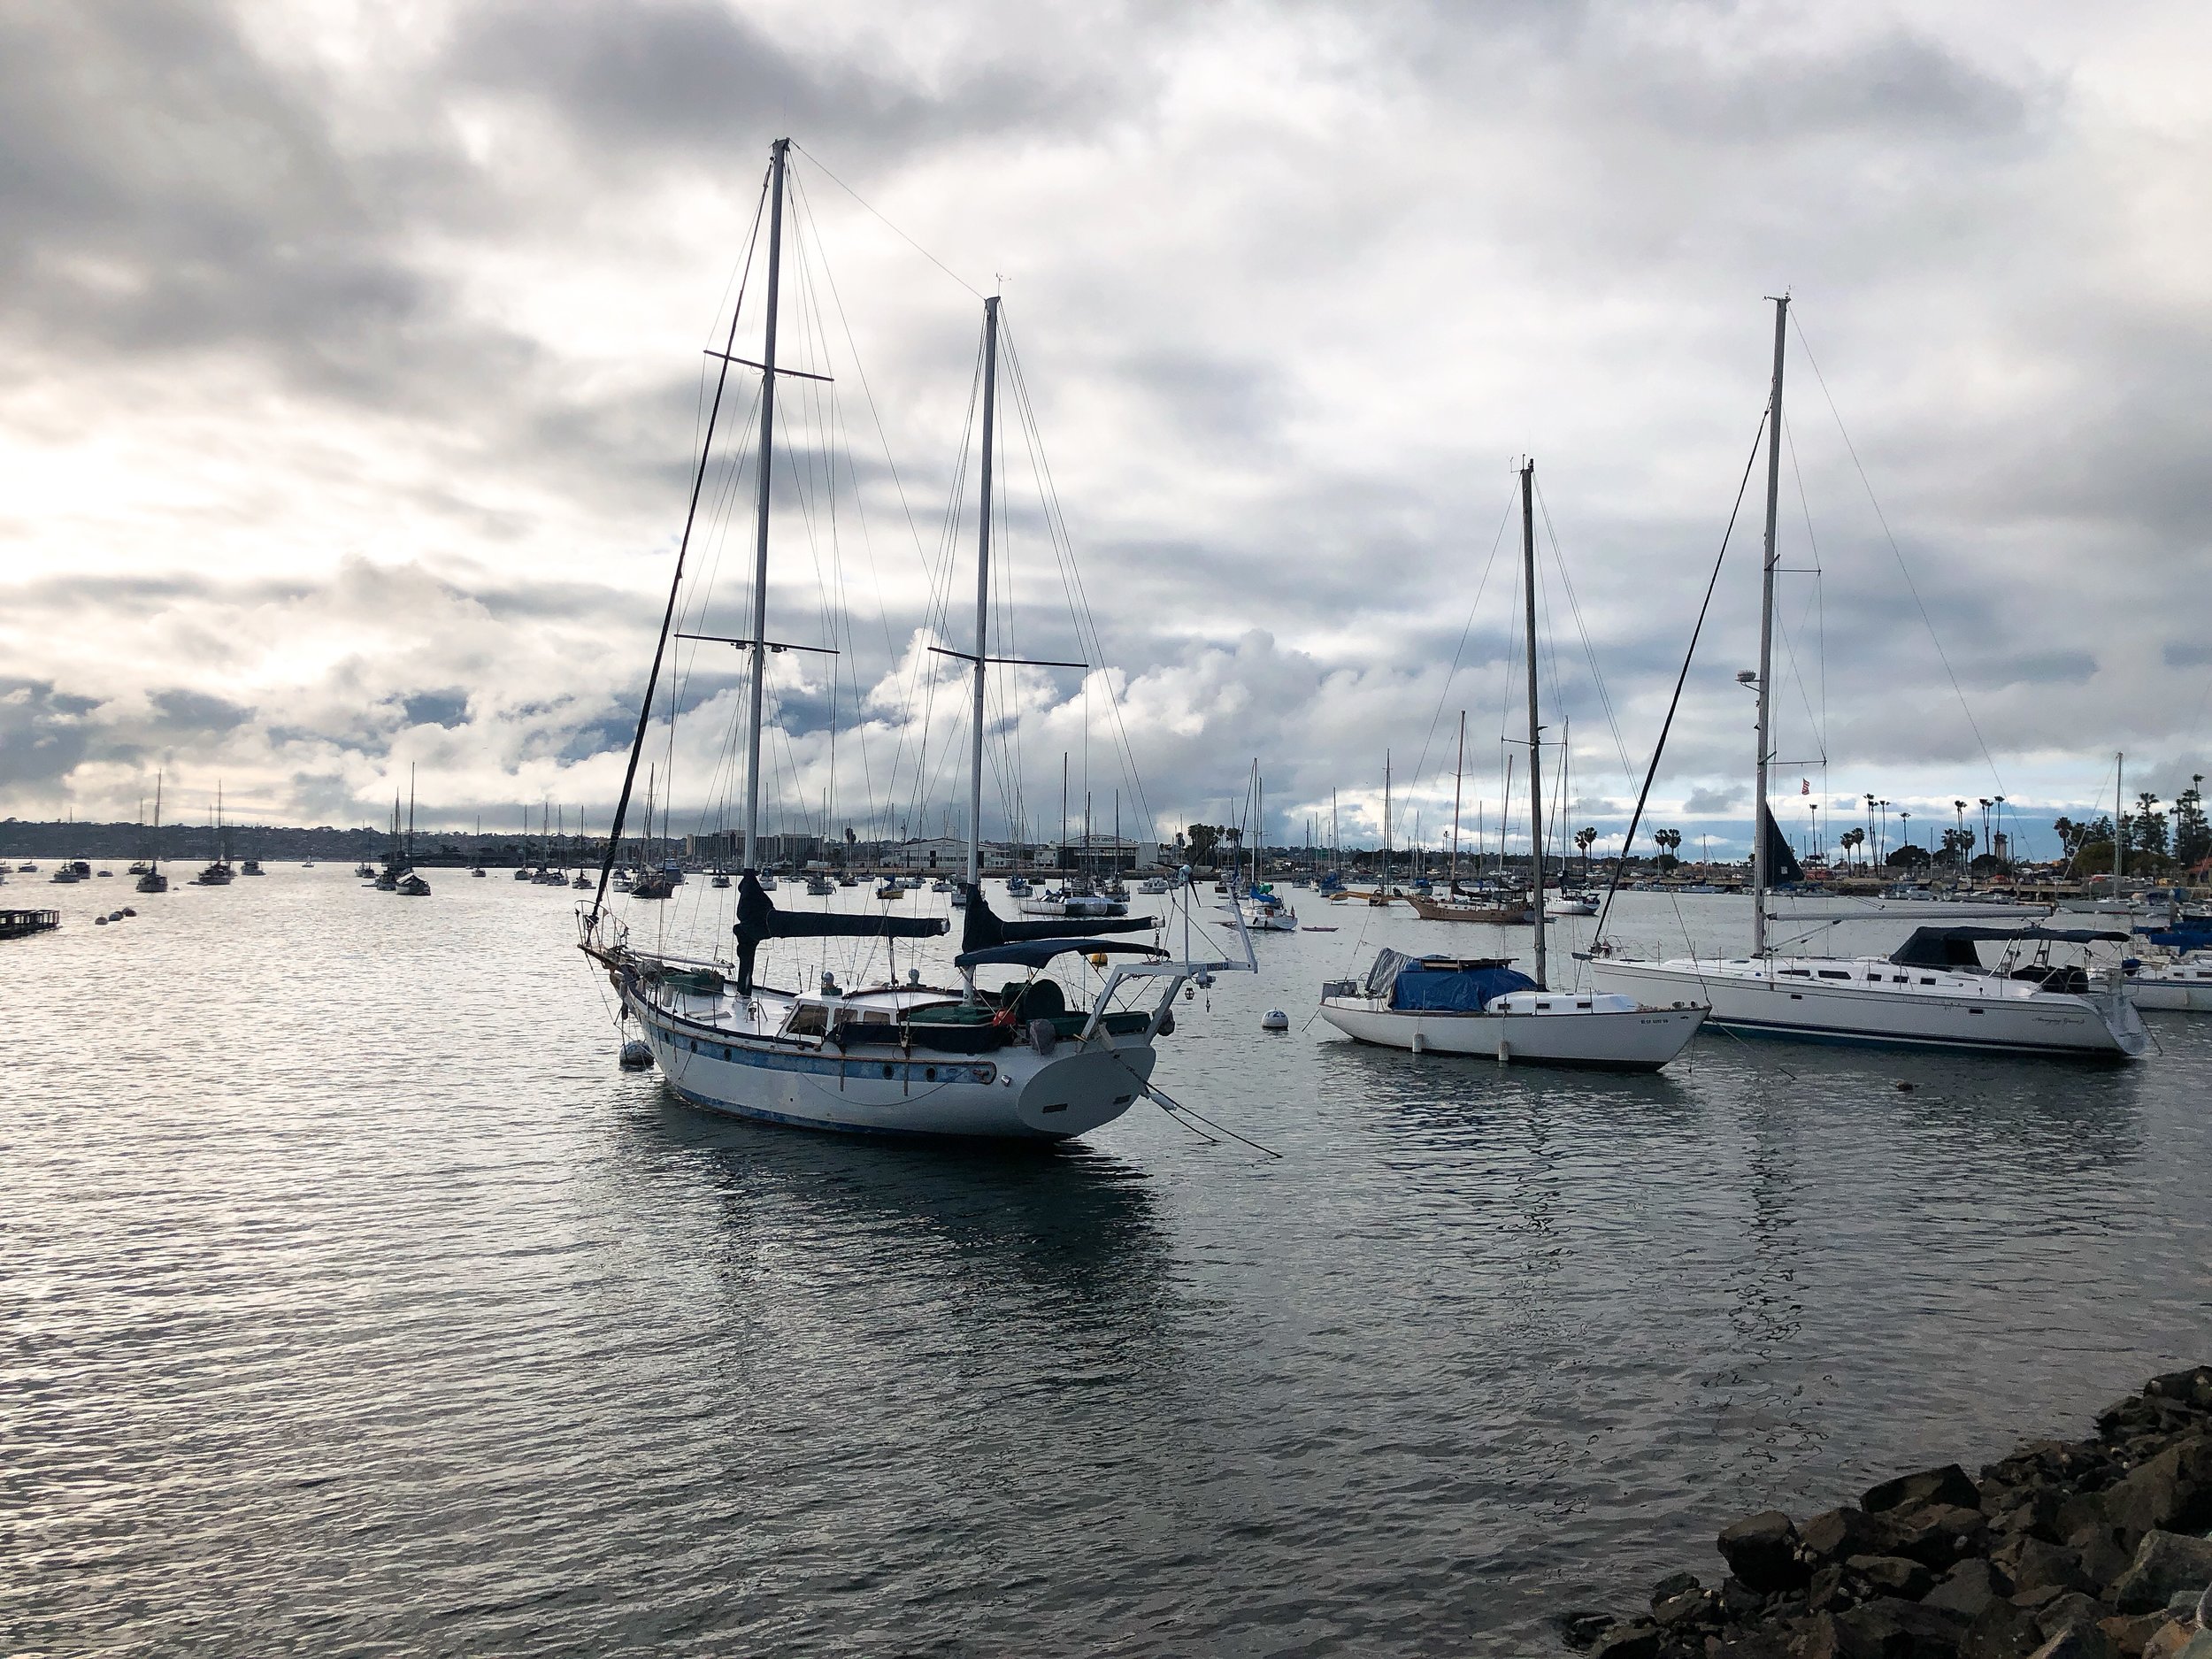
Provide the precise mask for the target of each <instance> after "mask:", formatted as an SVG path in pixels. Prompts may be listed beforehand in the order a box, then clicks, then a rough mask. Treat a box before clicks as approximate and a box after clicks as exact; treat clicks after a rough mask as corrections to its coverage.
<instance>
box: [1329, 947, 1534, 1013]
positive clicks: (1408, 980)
mask: <svg viewBox="0 0 2212 1659" xmlns="http://www.w3.org/2000/svg"><path fill="white" fill-rule="evenodd" d="M1386 985H1387V986H1388V987H1389V989H1390V1006H1391V1007H1392V1008H1394V1009H1400V1010H1405V1011H1407V1012H1409V1013H1425V1014H1479V1013H1480V1012H1482V1010H1483V1009H1484V1007H1485V1006H1486V1004H1487V1003H1488V1002H1490V1000H1491V999H1492V998H1493V997H1498V996H1503V995H1506V994H1507V993H1509V992H1511V991H1533V990H1535V989H1536V988H1537V986H1536V981H1535V980H1533V979H1530V978H1529V977H1528V975H1526V974H1525V973H1517V972H1514V971H1513V970H1512V969H1511V968H1509V967H1508V966H1507V965H1506V964H1505V961H1504V959H1503V958H1502V957H1482V958H1479V959H1469V958H1465V957H1458V956H1405V955H1403V954H1402V953H1401V952H1399V951H1395V950H1385V951H1383V952H1382V953H1380V954H1379V956H1377V957H1376V958H1375V965H1374V966H1373V967H1371V968H1370V969H1369V970H1368V979H1367V994H1368V995H1370V996H1380V995H1382V994H1383V987H1385V986H1386Z"/></svg>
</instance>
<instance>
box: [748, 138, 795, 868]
mask: <svg viewBox="0 0 2212 1659" xmlns="http://www.w3.org/2000/svg"><path fill="white" fill-rule="evenodd" d="M790 148H791V141H790V140H789V139H787V138H779V139H778V140H777V141H776V142H775V143H774V145H773V146H772V147H771V149H770V150H769V152H768V156H769V161H768V167H769V173H770V180H769V186H768V322H767V326H766V327H765V328H764V330H763V332H762V335H761V344H760V469H759V471H760V479H759V484H760V490H759V497H758V501H757V504H756V506H755V508H754V519H755V528H754V531H753V685H752V693H751V695H750V698H749V703H748V706H747V709H746V713H745V868H746V869H748V870H752V869H755V868H757V864H756V863H755V861H754V851H755V849H756V847H757V843H758V841H759V839H760V710H761V693H762V690H763V688H764V687H765V686H766V684H767V681H768V498H769V495H770V493H771V487H772V484H773V483H774V473H775V459H776V296H777V293H778V291H779V289H780V287H781V284H782V280H783V169H784V159H785V156H786V154H787V152H788V151H789V150H790Z"/></svg>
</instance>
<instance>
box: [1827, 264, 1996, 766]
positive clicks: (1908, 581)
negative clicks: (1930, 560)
mask: <svg viewBox="0 0 2212 1659" xmlns="http://www.w3.org/2000/svg"><path fill="white" fill-rule="evenodd" d="M1790 326H1792V327H1793V328H1795V329H1796V330H1797V340H1798V343H1799V344H1800V345H1801V346H1802V347H1803V348H1804V350H1805V361H1806V362H1807V364H1809V365H1810V366H1811V368H1812V371H1813V379H1814V380H1815V381H1816V382H1817V383H1818V385H1819V387H1820V395H1821V396H1822V397H1824V398H1825V399H1826V400H1827V403H1828V413H1829V414H1830V415H1831V416H1832V418H1833V419H1834V420H1835V423H1836V431H1837V434H1839V436H1840V437H1841V438H1842V439H1843V447H1844V449H1846V450H1847V451H1848V452H1849V453H1850V456H1851V465H1853V466H1854V467H1855V468H1856V469H1857V471H1858V474H1859V484H1860V487H1861V488H1863V489H1864V490H1865V491H1866V499H1867V502H1868V503H1869V504H1870V505H1871V506H1872V507H1873V509H1874V518H1875V521H1876V522H1877V523H1878V524H1879V525H1880V526H1882V535H1883V537H1884V539H1886V541H1888V542H1889V550H1890V552H1891V553H1892V554H1893V555H1894V556H1895V557H1896V560H1897V569H1898V572H1899V573H1900V574H1901V575H1902V576H1903V577H1904V579H1905V590H1906V591H1907V592H1908V593H1909V594H1910V595H1912V603H1913V608H1914V609H1915V610H1916V611H1919V613H1920V622H1921V626H1924V628H1926V629H1927V631H1928V640H1929V642H1930V643H1931V644H1932V645H1933V646H1934V647H1935V652H1936V658H1937V660H1938V661H1939V662H1940V663H1941V664H1943V672H1944V674H1945V676H1946V677H1947V679H1948V680H1950V682H1951V690H1952V693H1953V695H1955V696H1956V697H1957V698H1958V700H1959V711H1960V712H1961V713H1962V714H1963V715H1965V716H1966V724H1967V726H1968V727H1969V729H1970V730H1971V731H1972V732H1973V733H1974V741H1975V744H1976V745H1977V746H1978V748H1979V749H1981V751H1982V760H1983V762H1984V763H1985V764H1986V765H1987V766H1988V767H1989V775H1990V777H1991V778H1992V779H1993V780H1995V781H1996V785H1997V791H1996V792H1997V793H1998V794H1999V795H2005V794H2008V793H2009V792H2008V790H2007V789H2006V788H2005V780H2004V778H2003V775H2002V774H2001V773H2000V772H1998V770H1997V757H1995V756H1994V755H1993V754H1991V753H1990V751H1989V744H1988V742H1987V741H1986V740H1985V739H1984V738H1983V736H1982V728H1981V723H1980V722H1979V721H1978V720H1977V719H1975V718H1974V710H1973V706H1972V705H1971V704H1970V703H1968V702H1967V700H1966V688H1965V687H1963V686H1962V685H1961V684H1960V683H1959V677H1958V673H1957V672H1956V671H1955V669H1953V668H1952V666H1951V658H1950V656H1949V654H1948V653H1947V652H1946V651H1945V650H1944V649H1943V640H1942V637H1941V636H1940V635H1939V634H1937V633H1936V626H1935V621H1934V619H1933V618H1931V617H1930V616H1929V615H1928V607H1927V605H1926V604H1925V603H1924V602H1923V601H1922V599H1921V597H1920V588H1919V585H1918V584H1917V583H1916V582H1915V581H1914V580H1913V579H1912V568H1911V566H1909V565H1907V564H1906V563H1905V550H1904V549H1902V548H1901V547H1900V546H1898V544H1897V536H1896V534H1895V533H1894V532H1893V531H1892V530H1891V529H1890V527H1889V518H1888V515H1887V514H1886V513H1884V512H1883V511H1882V503H1881V502H1880V500H1879V499H1878V497H1877V496H1876V495H1875V494H1874V485H1873V481H1872V480H1870V479H1869V478H1868V477H1867V475H1866V465H1865V463H1863V462H1862V461H1861V460H1860V459H1859V450H1858V446H1857V445H1856V444H1855V443H1853V442H1851V434H1850V433H1849V432H1848V431H1847V430H1846V429H1845V426H1844V424H1843V411H1840V410H1839V409H1838V408H1837V407H1836V400H1835V396H1834V394H1833V393H1832V392H1830V391H1829V389H1828V380H1827V377H1826V376H1825V375H1824V374H1822V373H1821V372H1820V363H1819V361H1818V359H1816V357H1814V356H1813V347H1812V342H1811V341H1809V340H1808V339H1807V338H1806V337H1805V325H1804V323H1803V322H1802V321H1801V320H1800V319H1799V316H1798V313H1797V311H1796V309H1795V308H1794V307H1792V308H1791V311H1790Z"/></svg>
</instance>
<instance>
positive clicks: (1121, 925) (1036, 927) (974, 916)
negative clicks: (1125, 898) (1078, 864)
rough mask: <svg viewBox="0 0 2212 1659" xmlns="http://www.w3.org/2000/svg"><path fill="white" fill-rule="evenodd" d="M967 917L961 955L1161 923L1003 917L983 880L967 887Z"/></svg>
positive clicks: (962, 929)
mask: <svg viewBox="0 0 2212 1659" xmlns="http://www.w3.org/2000/svg"><path fill="white" fill-rule="evenodd" d="M967 894H968V905H967V910H966V916H965V919H964V920H963V921H962V922H961V924H960V954H961V955H963V956H965V955H967V953H968V952H969V951H971V950H988V949H991V948H992V947H994V946H995V945H1011V944H1015V943H1018V942H1019V941H1022V940H1025V939H1094V938H1096V937H1098V936H1099V935H1100V934H1102V933H1151V932H1153V931H1154V930H1155V929H1156V928H1157V927H1158V926H1159V925H1160V923H1159V918H1157V917H1152V916H1130V917H1125V918H1121V919H1119V920H1114V919H1111V918H1101V917H1096V916H1048V917H1044V918H1041V919H1040V920H1037V921H1033V922H1009V921H1005V920H1002V918H1000V917H999V915H998V913H997V912H996V911H995V910H992V909H991V906H990V902H989V901H988V900H987V899H986V898H985V897H984V896H983V887H982V884H981V883H980V882H978V883H976V884H975V885H974V886H972V887H968V888H967Z"/></svg>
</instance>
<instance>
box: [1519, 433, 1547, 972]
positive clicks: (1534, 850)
mask: <svg viewBox="0 0 2212 1659" xmlns="http://www.w3.org/2000/svg"><path fill="white" fill-rule="evenodd" d="M1521 587H1522V588H1523V589H1524V590H1525V595H1526V598H1527V605H1528V870H1529V890H1530V897H1531V899H1532V902H1533V904H1534V906H1535V916H1536V984H1537V987H1538V988H1539V989H1543V988H1546V987H1545V984H1544V750H1543V733H1544V728H1543V726H1542V724H1541V722H1540V719H1539V717H1538V715H1537V711H1536V463H1535V462H1533V461H1525V462H1523V463H1522V464H1521Z"/></svg>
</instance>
